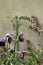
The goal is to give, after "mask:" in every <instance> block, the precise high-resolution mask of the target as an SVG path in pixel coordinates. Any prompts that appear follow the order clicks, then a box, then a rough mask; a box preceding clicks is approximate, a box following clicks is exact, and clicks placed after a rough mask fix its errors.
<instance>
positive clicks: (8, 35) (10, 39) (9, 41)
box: [5, 34, 13, 44]
mask: <svg viewBox="0 0 43 65" xmlns="http://www.w3.org/2000/svg"><path fill="white" fill-rule="evenodd" d="M5 36H6V39H7V41H8V43H9V44H10V43H11V42H12V40H13V38H12V37H13V34H6V35H5Z"/></svg>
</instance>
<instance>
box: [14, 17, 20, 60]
mask: <svg viewBox="0 0 43 65" xmlns="http://www.w3.org/2000/svg"><path fill="white" fill-rule="evenodd" d="M18 23H19V21H18V17H16V43H15V44H16V46H17V47H16V50H17V51H19V40H18V35H19V28H18ZM18 59H19V55H18V53H17V60H18Z"/></svg>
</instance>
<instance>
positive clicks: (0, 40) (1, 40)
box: [0, 37, 5, 46]
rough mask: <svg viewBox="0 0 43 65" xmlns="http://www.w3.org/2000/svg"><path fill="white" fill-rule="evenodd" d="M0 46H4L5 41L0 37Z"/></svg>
mask: <svg viewBox="0 0 43 65" xmlns="http://www.w3.org/2000/svg"><path fill="white" fill-rule="evenodd" d="M0 46H5V39H4V38H1V37H0Z"/></svg>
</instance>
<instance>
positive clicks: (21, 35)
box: [19, 33, 24, 42]
mask: <svg viewBox="0 0 43 65" xmlns="http://www.w3.org/2000/svg"><path fill="white" fill-rule="evenodd" d="M23 35H24V34H22V33H21V34H20V35H19V41H20V42H23V41H24V37H23Z"/></svg>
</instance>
